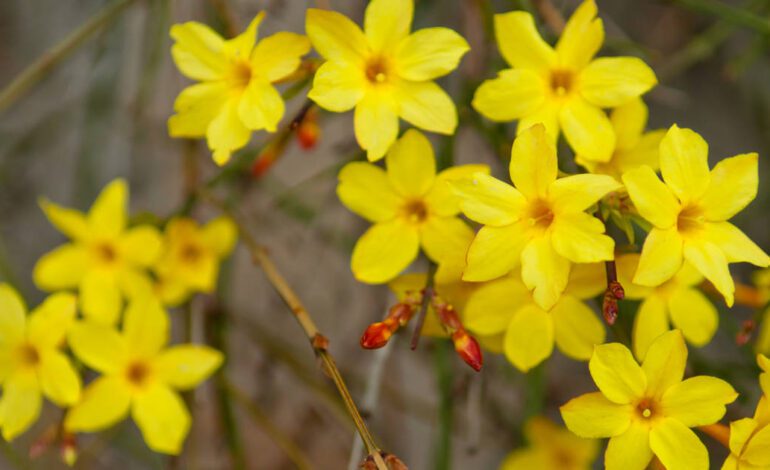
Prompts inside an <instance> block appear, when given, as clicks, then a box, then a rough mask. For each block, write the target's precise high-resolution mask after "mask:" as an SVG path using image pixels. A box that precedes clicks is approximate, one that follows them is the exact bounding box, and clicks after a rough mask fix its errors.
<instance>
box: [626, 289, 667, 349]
mask: <svg viewBox="0 0 770 470" xmlns="http://www.w3.org/2000/svg"><path fill="white" fill-rule="evenodd" d="M622 285H623V287H624V288H626V289H627V285H626V284H622ZM668 330H669V327H668V312H667V311H666V303H665V302H664V301H663V299H662V298H661V297H660V296H658V295H654V294H653V295H650V296H649V297H647V298H646V299H644V300H643V301H642V303H641V304H640V305H639V310H637V312H636V316H635V317H634V328H633V332H632V336H633V339H634V341H633V344H634V355H635V356H636V358H637V359H638V360H640V361H642V360H644V358H645V357H646V356H647V350H648V349H649V348H650V344H652V342H653V341H655V339H656V338H657V337H658V336H660V335H662V334H663V333H665V332H666V331H668Z"/></svg>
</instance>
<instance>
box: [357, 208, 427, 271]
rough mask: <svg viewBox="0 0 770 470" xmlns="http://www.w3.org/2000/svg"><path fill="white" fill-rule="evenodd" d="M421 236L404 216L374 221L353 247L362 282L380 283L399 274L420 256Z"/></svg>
mask: <svg viewBox="0 0 770 470" xmlns="http://www.w3.org/2000/svg"><path fill="white" fill-rule="evenodd" d="M419 249H420V236H419V232H418V231H417V229H416V228H414V227H410V226H408V225H406V224H405V223H404V222H402V221H400V220H393V221H389V222H380V223H378V224H375V225H373V226H372V227H371V228H369V230H367V231H366V233H364V234H363V235H362V236H361V238H359V239H358V242H357V243H356V246H355V247H354V248H353V257H352V259H351V268H352V269H353V274H354V275H355V276H356V279H358V280H359V281H361V282H366V283H370V284H379V283H383V282H387V281H389V280H391V279H393V278H394V277H396V276H397V275H398V274H399V273H401V271H403V270H404V269H406V267H407V266H409V264H410V263H411V262H412V261H413V260H414V259H415V258H416V257H417V253H418V251H419Z"/></svg>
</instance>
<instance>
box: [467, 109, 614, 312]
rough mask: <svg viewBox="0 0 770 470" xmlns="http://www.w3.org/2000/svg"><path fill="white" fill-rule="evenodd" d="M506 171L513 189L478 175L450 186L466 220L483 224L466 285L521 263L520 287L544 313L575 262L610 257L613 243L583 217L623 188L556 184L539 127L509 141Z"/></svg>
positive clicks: (581, 178) (582, 180) (600, 179)
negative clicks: (593, 206)
mask: <svg viewBox="0 0 770 470" xmlns="http://www.w3.org/2000/svg"><path fill="white" fill-rule="evenodd" d="M509 172H510V177H511V181H513V184H514V186H515V187H513V186H510V185H508V184H506V183H504V182H502V181H500V180H498V179H495V178H493V177H491V176H488V175H485V174H481V173H478V174H476V175H473V177H472V178H466V179H463V180H458V181H457V182H454V183H452V186H453V187H454V188H455V190H456V191H457V193H458V194H459V195H460V196H461V198H462V200H461V208H462V210H463V212H464V213H465V215H467V216H468V217H469V218H470V219H472V220H475V221H476V222H479V223H481V224H484V226H483V227H482V228H481V230H480V231H479V232H478V233H477V234H476V238H475V239H474V241H473V243H472V244H471V246H470V249H469V250H468V258H467V259H468V266H467V268H466V269H465V272H464V274H463V279H464V280H466V281H488V280H491V279H495V278H498V277H501V276H504V275H505V274H507V273H509V272H511V271H512V270H513V269H514V268H516V267H517V266H518V265H519V262H521V278H522V280H523V281H524V284H525V285H526V286H527V288H528V289H530V290H534V293H533V296H534V299H535V302H536V303H537V304H538V305H539V306H540V307H541V308H543V309H546V310H549V309H550V308H551V307H553V306H554V305H555V304H556V301H557V300H559V296H560V295H561V293H562V292H563V291H564V288H565V286H566V285H567V279H568V278H569V271H570V266H571V264H572V263H573V262H574V263H593V262H598V261H605V260H611V259H613V256H614V255H613V249H614V247H615V242H614V241H613V240H612V239H611V238H610V237H608V236H606V235H604V230H605V228H604V224H603V223H602V222H601V221H600V220H599V219H597V218H596V217H594V216H592V215H590V214H587V213H585V212H584V211H585V210H586V209H588V208H589V207H590V206H592V205H593V204H595V203H596V202H597V201H598V200H599V199H601V198H602V197H604V196H605V195H606V194H607V193H609V192H611V191H615V190H617V189H619V188H621V185H620V184H619V183H618V182H617V181H615V180H614V179H613V178H612V177H610V176H606V175H591V174H582V175H574V176H568V177H565V178H560V179H556V176H557V173H558V168H557V160H556V149H555V148H554V146H553V144H552V143H551V142H550V141H549V140H548V138H547V137H546V131H545V127H543V125H542V124H536V125H534V126H532V127H531V128H529V129H527V130H525V131H524V132H522V133H520V134H519V136H518V137H517V138H516V140H515V141H514V142H513V148H512V150H511V163H510V168H509Z"/></svg>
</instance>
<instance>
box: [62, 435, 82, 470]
mask: <svg viewBox="0 0 770 470" xmlns="http://www.w3.org/2000/svg"><path fill="white" fill-rule="evenodd" d="M61 458H62V460H63V461H64V463H66V464H67V466H68V467H72V466H73V465H75V462H76V461H77V459H78V441H77V439H76V438H75V435H74V434H70V433H65V434H64V435H63V436H62V441H61Z"/></svg>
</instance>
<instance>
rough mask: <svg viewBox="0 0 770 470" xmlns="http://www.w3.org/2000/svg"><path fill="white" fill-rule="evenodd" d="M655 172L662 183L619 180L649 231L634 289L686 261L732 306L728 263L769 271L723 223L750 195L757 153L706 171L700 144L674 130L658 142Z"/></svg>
mask: <svg viewBox="0 0 770 470" xmlns="http://www.w3.org/2000/svg"><path fill="white" fill-rule="evenodd" d="M660 167H661V173H662V174H663V180H664V181H665V183H663V182H661V181H660V179H658V177H657V176H656V175H655V172H654V171H653V170H652V168H649V167H647V166H643V167H640V168H637V169H634V170H630V171H628V172H626V173H625V174H624V175H623V182H624V183H625V185H626V189H627V190H628V194H629V196H630V197H631V200H632V201H633V203H634V206H635V207H636V209H637V211H638V212H639V215H641V216H642V217H643V218H645V219H646V220H647V221H648V222H650V223H651V224H652V226H653V227H652V230H651V231H650V233H649V235H648V236H647V239H646V240H645V241H644V246H643V248H642V257H641V259H640V260H639V267H638V269H637V270H636V274H635V275H634V282H635V283H636V284H639V285H643V286H656V285H659V284H661V283H663V282H665V281H667V280H668V279H671V277H672V276H673V275H674V274H676V272H677V271H679V269H680V268H681V266H682V262H683V261H684V260H687V261H688V262H689V263H691V264H692V265H693V266H694V267H695V269H697V270H698V271H699V272H700V273H701V274H703V275H704V276H705V277H706V279H708V280H709V281H711V283H712V284H714V286H715V287H716V288H717V290H718V291H719V292H720V293H721V294H722V295H723V296H724V298H725V301H726V302H727V305H728V306H732V304H733V293H734V291H735V285H734V283H733V278H732V277H731V276H730V270H729V269H728V267H727V263H737V262H741V261H746V262H749V263H752V264H754V265H756V266H762V267H766V266H768V265H770V257H768V256H767V254H766V253H765V252H764V251H762V249H761V248H759V247H758V246H757V245H755V244H754V242H752V241H751V240H749V238H748V237H747V236H746V235H745V234H744V233H743V232H741V231H740V230H739V229H738V228H737V227H735V226H734V225H732V224H731V223H729V222H727V220H728V219H730V218H731V217H732V216H734V215H735V214H736V213H738V212H739V211H740V210H741V209H743V208H744V207H746V206H747V205H748V204H749V203H750V202H751V201H752V200H753V199H754V198H755V197H756V195H757V154H756V153H747V154H742V155H737V156H735V157H731V158H727V159H724V160H722V161H721V162H719V163H718V164H717V165H716V166H715V167H714V169H713V170H711V171H710V172H709V167H708V144H706V141H704V140H703V138H702V137H701V136H699V135H698V134H696V133H695V132H693V131H691V130H690V129H680V128H679V127H677V126H676V125H673V126H671V129H669V130H668V132H667V133H666V136H665V137H664V138H663V140H662V141H661V143H660Z"/></svg>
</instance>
